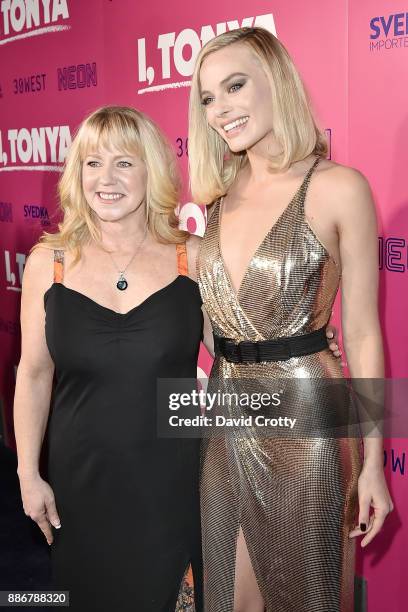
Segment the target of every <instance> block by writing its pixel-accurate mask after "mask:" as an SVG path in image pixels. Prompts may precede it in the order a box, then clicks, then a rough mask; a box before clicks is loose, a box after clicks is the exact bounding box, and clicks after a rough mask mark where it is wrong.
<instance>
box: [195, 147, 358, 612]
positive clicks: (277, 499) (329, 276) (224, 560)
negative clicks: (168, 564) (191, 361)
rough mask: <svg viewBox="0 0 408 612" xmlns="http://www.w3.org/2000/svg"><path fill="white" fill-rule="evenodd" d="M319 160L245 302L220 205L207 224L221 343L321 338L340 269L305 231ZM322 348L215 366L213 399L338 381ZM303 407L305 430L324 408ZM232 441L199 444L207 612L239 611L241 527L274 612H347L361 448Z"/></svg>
mask: <svg viewBox="0 0 408 612" xmlns="http://www.w3.org/2000/svg"><path fill="white" fill-rule="evenodd" d="M318 161H319V160H318V159H317V160H316V162H315V163H314V164H313V166H312V167H311V168H310V170H309V171H308V173H307V174H306V176H305V179H304V181H303V183H302V185H301V186H300V188H299V189H298V191H297V192H296V194H295V196H294V197H293V199H292V200H291V201H290V203H289V205H288V206H287V208H286V209H285V210H284V212H283V213H282V215H281V216H280V217H279V218H278V220H277V222H276V223H275V224H274V225H273V227H272V228H271V229H270V231H269V232H268V233H267V235H266V236H265V238H264V239H263V241H262V242H261V244H260V245H259V247H258V248H257V250H256V252H255V253H254V255H253V257H252V259H251V260H250V263H249V265H248V268H247V270H246V273H245V275H244V278H243V281H242V283H241V286H240V288H239V291H238V294H236V292H235V291H234V289H233V288H232V285H231V281H230V279H229V276H228V273H227V270H226V268H225V265H224V262H223V259H222V255H221V251H220V240H219V224H220V214H221V206H222V204H221V202H220V201H218V202H217V203H216V204H215V208H214V210H213V212H212V215H211V217H210V219H209V222H208V226H207V229H206V232H205V235H204V238H203V240H202V244H201V248H200V253H199V259H198V281H199V286H200V292H201V297H202V300H203V303H204V306H205V308H206V311H207V313H208V315H209V317H210V320H211V323H212V327H213V331H214V334H215V335H217V336H223V337H227V338H231V339H233V340H234V341H236V342H240V341H243V340H249V341H253V342H255V341H260V340H268V339H274V338H278V337H288V336H298V335H303V334H307V333H309V332H312V331H315V330H318V329H319V328H321V327H323V326H324V325H326V323H327V322H328V321H329V319H330V315H331V309H332V305H333V302H334V299H335V296H336V293H337V290H338V286H339V282H340V271H339V269H338V266H337V265H336V263H335V261H334V260H333V258H332V257H331V256H330V255H329V253H328V252H327V250H326V249H325V247H324V246H323V245H322V244H321V242H320V241H319V240H318V239H317V237H316V235H315V234H314V232H313V230H312V229H311V227H310V226H309V225H308V223H307V221H306V218H305V213H304V203H305V197H306V192H307V188H308V185H309V182H310V179H311V176H312V173H313V171H314V169H315V168H316V166H317V163H318ZM342 376H343V374H342V370H341V366H340V364H339V362H338V360H337V359H336V358H335V357H334V356H333V355H332V354H331V351H330V350H329V349H328V348H327V349H325V350H322V351H320V352H318V353H314V354H311V355H306V356H302V357H292V358H290V359H288V360H285V361H278V362H262V363H254V364H245V363H238V364H237V363H231V362H228V361H227V360H226V359H225V358H224V357H222V356H219V357H216V358H215V361H214V364H213V367H212V371H211V376H210V381H209V389H211V385H212V382H213V383H214V385H213V386H214V387H218V386H219V382H220V381H224V388H225V389H226V390H228V391H231V390H233V389H234V386H235V387H236V388H238V387H240V383H239V381H240V380H241V381H242V379H244V378H246V379H251V384H252V385H253V384H254V381H256V380H259V381H265V380H269V381H271V380H273V379H293V378H294V377H296V378H306V379H314V378H319V379H323V378H326V379H327V378H330V379H331V378H336V377H342ZM322 397H323V396H320V395H318V394H317V395H316V397H315V398H314V401H312V402H310V401H307V402H306V401H305V402H303V401H302V397H297V398H296V400H294V401H293V402H292V404H293V405H292V406H291V407H290V409H291V412H292V414H295V416H296V415H297V416H298V417H303V419H305V418H306V419H307V418H309V413H310V414H311V413H312V412H313V416H314V418H316V415H317V416H319V414H321V415H322V416H323V415H324V412H325V411H326V410H327V409H328V406H327V405H326V404H327V402H326V403H325V402H324V401H323V400H322ZM246 434H247V435H238V434H237V435H234V434H231V433H228V434H225V436H222V437H210V438H209V439H206V440H205V441H204V442H203V448H202V458H201V461H202V472H201V515H202V530H203V531H202V533H203V555H204V602H205V611H206V612H232V611H233V603H234V577H235V558H236V543H237V536H238V532H239V528H240V527H242V530H243V534H244V537H245V541H246V545H247V548H248V552H249V555H250V559H251V562H252V566H253V569H254V571H255V575H256V579H257V582H258V585H259V588H260V591H261V594H262V596H263V599H264V602H265V608H266V611H267V612H352V611H353V583H354V546H355V544H354V540H350V539H349V538H348V533H349V531H350V530H351V528H352V527H353V526H354V524H355V520H356V519H357V507H358V500H357V479H358V475H359V472H360V467H361V456H360V451H361V440H359V439H358V438H356V437H354V438H353V437H350V438H347V437H342V438H335V437H331V438H330V437H326V438H313V437H308V438H304V437H303V438H296V437H292V438H291V439H288V438H282V437H275V436H274V437H264V436H261V435H258V434H257V431H256V428H254V429H253V430H251V431H248V432H246Z"/></svg>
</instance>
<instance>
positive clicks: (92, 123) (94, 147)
mask: <svg viewBox="0 0 408 612" xmlns="http://www.w3.org/2000/svg"><path fill="white" fill-rule="evenodd" d="M81 131H82V134H81V138H80V148H79V154H80V157H81V161H83V160H84V159H85V157H86V156H87V155H89V154H90V153H96V152H97V151H98V150H99V149H107V150H108V151H112V150H115V151H119V152H120V153H122V152H123V153H124V154H126V155H137V156H138V157H141V158H142V159H143V158H144V151H143V147H142V143H141V139H140V135H139V129H138V126H137V123H136V122H135V120H134V118H133V117H132V118H130V117H126V116H124V115H123V114H119V113H115V112H109V113H107V112H106V113H99V114H98V115H96V116H93V117H90V119H89V120H88V121H87V122H86V123H85V124H84V125H83V126H82V128H81Z"/></svg>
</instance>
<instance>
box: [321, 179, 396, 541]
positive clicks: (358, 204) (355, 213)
mask: <svg viewBox="0 0 408 612" xmlns="http://www.w3.org/2000/svg"><path fill="white" fill-rule="evenodd" d="M337 174H338V180H337V181H336V189H333V191H335V192H336V196H335V197H336V198H338V202H337V206H336V210H337V211H338V212H337V229H338V234H339V247H340V258H341V264H342V326H343V337H344V346H345V351H346V355H347V362H348V364H349V369H350V374H351V377H352V379H357V380H356V385H357V387H358V388H359V390H360V391H362V395H364V396H365V397H366V399H367V400H368V402H369V401H370V399H371V401H372V404H371V405H372V406H375V405H376V404H377V405H378V401H377V398H376V397H375V384H373V382H374V381H372V379H380V380H379V381H378V382H379V383H380V386H381V379H383V377H384V359H383V346H382V337H381V329H380V323H379V318H378V305H377V302H378V245H377V220H376V215H375V207H374V203H373V200H372V196H371V191H370V188H369V185H368V183H367V181H366V180H365V179H364V177H363V176H362V175H360V174H359V173H358V172H356V171H354V170H351V169H349V168H339V169H338V173H337ZM356 219H358V223H356ZM380 401H381V398H380ZM360 416H361V420H362V421H366V418H367V416H368V418H369V419H370V418H371V417H372V416H373V415H370V414H367V413H364V407H363V410H362V412H361V413H360ZM366 424H367V423H365V422H364V423H363V426H365V425H366ZM370 426H371V431H370V432H367V430H366V431H365V433H364V437H363V439H364V464H363V468H362V472H361V475H360V478H359V502H360V516H359V524H360V525H362V528H361V529H356V530H354V531H353V532H351V534H350V536H351V537H353V536H355V535H360V534H362V533H364V532H365V531H366V529H364V527H366V528H367V527H368V530H369V532H370V533H367V535H366V537H365V538H364V539H363V541H362V546H365V545H366V544H368V543H369V542H370V541H371V540H372V539H373V538H374V536H375V535H376V534H377V533H378V532H379V531H380V529H381V527H382V524H383V522H384V519H385V517H386V515H387V514H388V512H390V510H392V501H391V498H390V495H389V492H388V488H387V485H386V482H385V477H384V472H383V440H382V435H381V433H380V432H379V431H378V430H375V429H374V432H373V428H372V421H371V423H370ZM370 505H371V506H373V508H374V515H373V517H371V521H369V509H370Z"/></svg>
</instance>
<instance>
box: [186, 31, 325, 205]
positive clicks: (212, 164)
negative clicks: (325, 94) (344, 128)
mask: <svg viewBox="0 0 408 612" xmlns="http://www.w3.org/2000/svg"><path fill="white" fill-rule="evenodd" d="M236 43H240V44H245V45H246V46H247V47H249V48H250V49H251V50H252V51H253V53H254V54H255V57H256V58H257V59H258V61H259V62H260V64H261V66H262V68H263V69H264V71H265V74H266V76H267V78H268V80H269V83H270V86H271V112H272V113H273V121H274V128H273V130H274V136H275V138H276V141H277V143H278V144H279V145H280V146H281V149H282V153H281V154H279V155H277V156H274V157H271V158H270V168H271V170H275V171H284V170H287V169H288V168H289V166H290V165H291V164H292V163H294V162H296V161H299V160H302V159H304V158H305V157H307V156H308V155H310V154H311V153H315V154H316V155H319V156H322V157H326V155H327V142H326V138H325V136H324V134H323V133H322V132H321V131H320V130H319V128H318V127H317V125H316V122H315V120H314V118H313V114H312V111H311V105H310V102H309V99H308V97H307V94H306V91H305V88H304V86H303V83H302V80H301V78H300V76H299V73H298V71H297V70H296V68H295V66H294V64H293V62H292V60H291V58H290V56H289V54H288V52H287V51H286V49H285V47H284V46H283V45H282V43H281V42H279V40H278V39H277V38H276V37H275V36H274V35H273V34H271V33H270V32H268V31H267V30H265V29H264V28H258V27H256V28H240V29H237V30H232V31H230V32H225V33H224V34H220V35H219V36H217V37H215V38H213V39H212V40H210V41H209V42H208V43H207V44H206V45H204V47H203V48H202V49H201V51H200V53H199V55H198V57H197V61H196V65H195V69H194V74H193V78H192V83H191V94H190V109H189V139H188V142H189V146H188V148H189V168H190V188H191V193H192V196H193V198H194V200H195V201H196V202H199V203H200V204H211V203H212V202H213V201H214V200H216V199H217V198H219V197H220V196H223V195H225V193H226V192H227V191H228V189H229V187H230V186H231V184H232V183H233V181H234V180H235V177H236V176H237V173H238V171H239V169H240V168H242V166H243V165H244V164H245V163H246V162H247V154H246V152H245V151H243V152H240V153H234V152H231V151H230V150H229V147H228V145H227V144H226V142H225V141H224V140H223V139H222V138H221V136H220V135H219V134H218V133H217V132H216V131H215V130H213V129H212V128H210V127H209V125H208V124H207V121H206V116H205V108H204V106H203V104H202V102H201V91H200V70H201V66H202V64H203V62H204V60H205V58H206V57H208V56H209V55H210V54H211V53H215V51H218V50H219V49H223V48H224V47H227V46H229V45H232V44H236Z"/></svg>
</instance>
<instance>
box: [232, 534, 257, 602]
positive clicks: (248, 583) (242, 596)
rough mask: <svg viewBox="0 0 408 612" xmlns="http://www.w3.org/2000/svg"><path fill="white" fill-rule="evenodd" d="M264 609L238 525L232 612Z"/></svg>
mask: <svg viewBox="0 0 408 612" xmlns="http://www.w3.org/2000/svg"><path fill="white" fill-rule="evenodd" d="M264 609H265V604H264V601H263V599H262V595H261V592H260V590H259V587H258V583H257V581H256V578H255V573H254V570H253V567H252V563H251V559H250V558H249V553H248V549H247V545H246V542H245V538H244V534H243V532H242V527H240V529H239V533H238V538H237V556H236V562H235V586H234V612H264Z"/></svg>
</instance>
